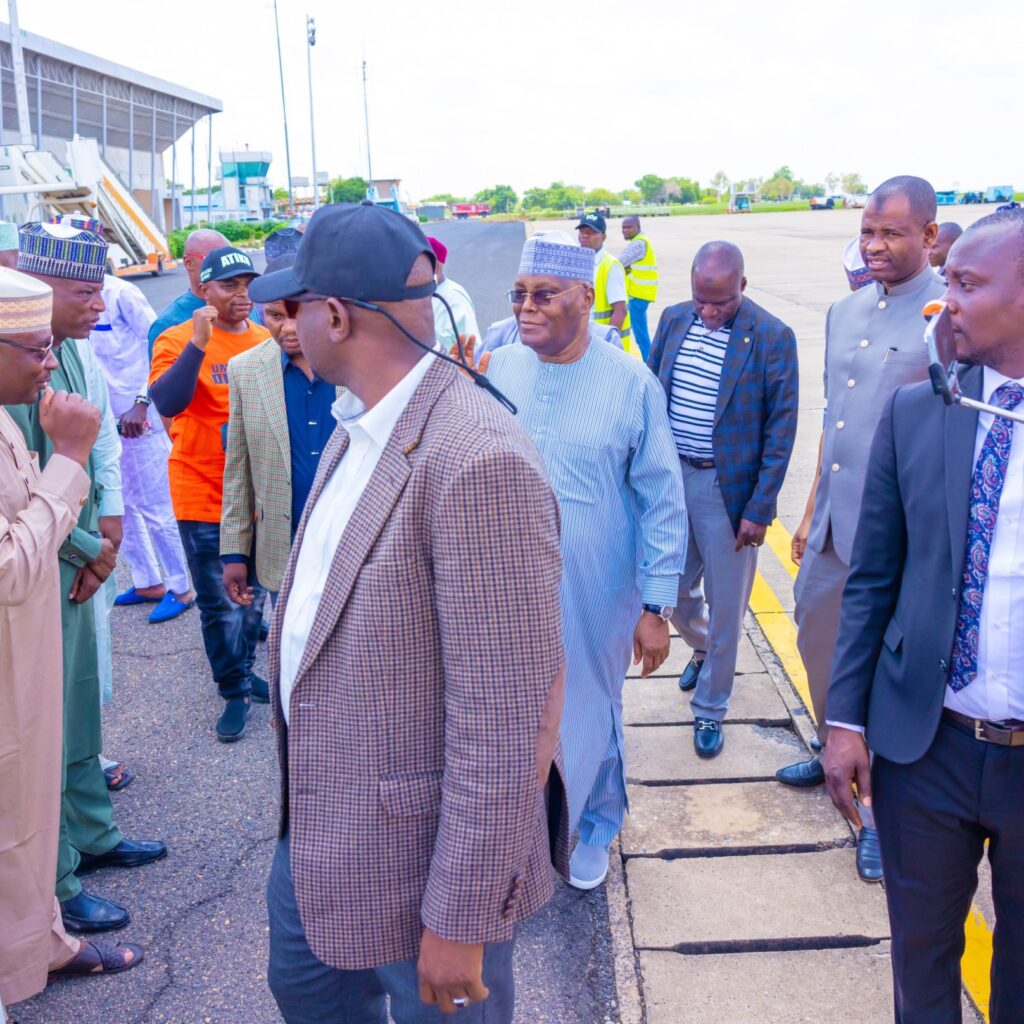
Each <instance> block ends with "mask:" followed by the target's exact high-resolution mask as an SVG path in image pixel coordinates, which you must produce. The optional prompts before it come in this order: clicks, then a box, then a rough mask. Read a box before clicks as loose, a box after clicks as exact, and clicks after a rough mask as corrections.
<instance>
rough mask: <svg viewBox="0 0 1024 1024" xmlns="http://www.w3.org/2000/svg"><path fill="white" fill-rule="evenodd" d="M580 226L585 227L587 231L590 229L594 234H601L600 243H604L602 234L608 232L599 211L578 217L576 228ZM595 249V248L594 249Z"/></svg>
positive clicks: (590, 247)
mask: <svg viewBox="0 0 1024 1024" xmlns="http://www.w3.org/2000/svg"><path fill="white" fill-rule="evenodd" d="M580 228H587V230H588V231H592V232H594V233H595V234H600V235H601V241H602V244H603V243H604V236H605V235H607V234H608V224H607V223H606V222H605V219H604V217H602V216H601V214H599V213H585V214H583V216H582V217H580V222H579V224H577V225H576V230H577V231H578V230H579V229H580ZM587 248H588V249H592V248H593V246H589V245H588V246H587ZM595 251H596V250H595Z"/></svg>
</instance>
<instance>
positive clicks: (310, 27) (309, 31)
mask: <svg viewBox="0 0 1024 1024" xmlns="http://www.w3.org/2000/svg"><path fill="white" fill-rule="evenodd" d="M306 40H307V42H308V43H309V46H308V47H307V49H306V71H307V73H308V75H309V142H310V146H311V148H312V150H313V209H314V210H316V209H317V208H318V207H319V206H320V185H319V183H318V182H317V180H316V124H315V123H314V120H313V47H314V46H316V22H315V21H314V20H313V19H312V18H311V17H310V16H309V15H308V14H307V15H306Z"/></svg>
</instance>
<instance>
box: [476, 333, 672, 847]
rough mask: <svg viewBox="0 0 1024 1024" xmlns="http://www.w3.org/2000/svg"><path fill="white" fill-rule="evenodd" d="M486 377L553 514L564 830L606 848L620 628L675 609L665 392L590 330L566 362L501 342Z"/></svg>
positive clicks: (614, 784)
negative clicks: (515, 420)
mask: <svg viewBox="0 0 1024 1024" xmlns="http://www.w3.org/2000/svg"><path fill="white" fill-rule="evenodd" d="M488 375H489V377H490V378H491V379H492V380H493V381H494V383H495V384H496V385H497V386H498V387H499V388H500V389H501V390H502V391H503V392H504V393H505V394H506V395H507V396H508V397H509V398H510V399H511V400H512V401H513V402H514V403H515V404H516V406H517V407H518V409H519V419H520V421H521V422H522V424H523V426H524V427H525V428H526V430H527V431H528V432H529V434H530V436H531V437H532V438H533V440H534V442H535V443H536V445H537V447H538V448H539V449H540V452H541V455H542V456H543V457H544V462H545V464H546V466H547V471H548V476H549V477H550V479H551V485H552V487H553V488H554V491H555V494H556V495H557V496H558V501H559V505H560V506H561V514H562V560H563V571H562V589H561V601H562V620H563V629H564V640H565V651H566V659H567V676H566V690H565V707H564V711H563V715H562V729H561V740H562V750H563V754H564V757H565V766H566V770H567V773H568V779H567V782H568V791H569V812H570V821H571V823H572V826H573V827H575V826H576V825H577V824H578V825H579V828H580V839H581V841H583V842H587V843H592V844H594V845H607V844H609V843H610V842H611V841H612V839H613V838H614V837H615V835H616V834H617V833H618V831H619V828H620V827H621V825H622V820H623V817H624V816H625V812H626V809H627V802H626V780H625V765H624V756H623V735H622V684H623V679H624V676H625V674H626V669H627V667H628V665H629V661H630V657H631V655H632V645H633V632H634V630H635V628H636V624H637V620H638V619H639V617H640V613H641V604H642V603H651V604H656V605H669V604H674V603H675V600H676V594H677V591H678V586H679V574H680V572H681V571H682V568H683V561H684V555H685V552H686V509H685V504H684V498H683V482H682V475H681V473H680V470H679V458H678V456H677V455H676V449H675V445H674V443H673V441H672V431H671V428H670V427H669V422H668V414H667V412H666V410H665V393H664V390H663V389H662V387H661V385H660V384H659V383H658V380H657V378H656V377H655V376H654V375H653V374H652V373H651V372H650V370H648V369H647V367H646V366H644V364H643V363H641V362H640V361H639V360H636V359H634V358H632V357H631V356H628V355H626V353H625V352H623V351H622V350H621V349H618V348H615V347H614V346H612V345H608V344H606V343H604V342H603V341H600V340H595V338H594V335H593V333H592V334H591V344H590V346H589V347H588V348H587V350H586V352H585V354H584V355H583V357H582V358H580V359H578V360H577V361H576V362H574V363H546V362H541V361H540V360H539V359H538V358H537V356H536V355H535V354H534V353H533V351H532V350H530V349H529V348H527V347H526V346H525V345H523V344H522V343H521V342H516V343H514V344H512V345H506V346H504V347H502V348H500V349H498V350H497V351H496V352H495V353H494V355H493V357H492V359H491V364H490V367H489V369H488ZM641 595H642V598H641Z"/></svg>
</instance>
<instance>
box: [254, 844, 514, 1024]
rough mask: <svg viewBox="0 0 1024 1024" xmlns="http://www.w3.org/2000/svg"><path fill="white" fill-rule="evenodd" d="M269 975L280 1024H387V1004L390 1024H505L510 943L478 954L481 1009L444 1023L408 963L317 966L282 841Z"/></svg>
mask: <svg viewBox="0 0 1024 1024" xmlns="http://www.w3.org/2000/svg"><path fill="white" fill-rule="evenodd" d="M267 910H268V911H269V913H270V967H269V969H268V971H267V981H268V982H269V984H270V991H271V992H272V993H273V995H274V998H275V999H276V1000H277V1006H278V1009H279V1010H280V1011H281V1016H282V1017H284V1019H285V1022H286V1024H387V1022H388V1008H387V1000H388V997H390V1000H391V1019H393V1020H394V1021H395V1024H441V1022H442V1021H444V1022H447V1024H512V1013H513V1010H514V1009H515V981H514V978H513V975H512V950H513V946H514V940H511V941H509V942H498V943H488V944H487V945H486V946H485V947H484V984H485V985H486V986H487V987H488V989H490V993H491V994H490V995H489V996H488V997H487V999H485V1000H484V1001H483V1002H482V1003H471V1004H470V1005H469V1006H467V1007H466V1008H465V1009H464V1010H457V1011H456V1012H455V1013H454V1014H453V1015H452V1016H446V1015H445V1014H443V1013H442V1012H441V1010H440V1009H439V1008H438V1007H437V1006H427V1005H426V1004H425V1003H423V1002H421V1000H420V992H419V981H418V979H417V975H416V960H415V959H410V960H400V961H398V962H397V963H392V964H382V965H381V966H380V967H370V968H367V969H366V970H361V971H343V970H341V969H339V968H337V967H331V966H329V965H328V964H325V963H324V962H323V961H322V960H320V959H318V958H317V956H316V954H315V953H314V952H313V951H312V950H311V949H310V948H309V943H308V942H306V932H305V929H304V928H303V926H302V919H301V918H300V917H299V908H298V906H297V905H296V903H295V883H294V881H293V879H292V865H291V854H290V851H289V848H288V837H287V836H285V837H284V839H281V840H279V841H278V844H277V849H276V851H275V852H274V865H273V867H272V868H271V869H270V881H269V882H268V884H267Z"/></svg>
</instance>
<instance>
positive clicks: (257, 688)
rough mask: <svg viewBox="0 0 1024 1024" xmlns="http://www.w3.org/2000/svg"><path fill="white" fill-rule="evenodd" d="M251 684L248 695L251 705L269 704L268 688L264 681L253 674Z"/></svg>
mask: <svg viewBox="0 0 1024 1024" xmlns="http://www.w3.org/2000/svg"><path fill="white" fill-rule="evenodd" d="M251 682H252V692H251V693H250V694H249V697H250V698H251V699H252V702H253V704H269V703H270V687H269V686H267V681H266V679H261V678H260V677H259V676H258V675H256V674H255V673H254V674H253V676H252V679H251Z"/></svg>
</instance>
